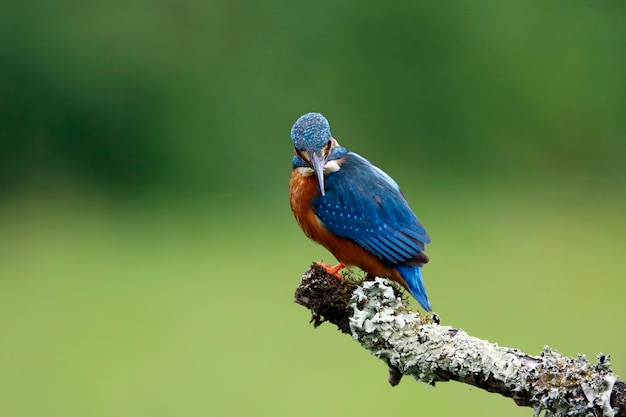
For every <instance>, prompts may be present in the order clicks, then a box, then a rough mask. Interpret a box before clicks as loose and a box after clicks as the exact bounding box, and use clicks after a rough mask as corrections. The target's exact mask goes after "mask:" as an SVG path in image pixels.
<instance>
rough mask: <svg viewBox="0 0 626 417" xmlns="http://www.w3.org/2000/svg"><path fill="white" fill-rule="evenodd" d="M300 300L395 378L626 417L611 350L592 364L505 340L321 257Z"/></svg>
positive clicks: (536, 405) (574, 412)
mask: <svg viewBox="0 0 626 417" xmlns="http://www.w3.org/2000/svg"><path fill="white" fill-rule="evenodd" d="M294 301H295V302H296V303H298V304H300V305H302V306H304V307H307V308H308V309H310V310H311V312H312V313H313V317H312V321H313V322H314V324H315V326H316V327H317V326H318V325H320V324H321V323H322V322H324V321H329V322H331V323H333V324H335V325H336V326H337V327H338V328H339V330H341V331H342V332H344V333H348V334H351V335H352V338H353V339H355V340H357V341H358V342H359V343H360V344H361V345H362V346H363V347H364V348H365V349H367V350H369V351H370V352H371V353H372V355H374V356H376V357H378V358H380V359H382V360H383V361H385V362H386V363H387V365H388V367H389V382H390V384H391V385H396V384H398V383H399V382H400V379H401V378H402V376H403V375H410V376H412V377H414V378H415V379H416V380H417V381H421V382H426V383H428V384H432V385H435V383H436V382H443V381H459V382H463V383H466V384H470V385H473V386H475V387H478V388H482V389H484V390H486V391H489V392H494V393H499V394H501V395H504V396H505V397H509V398H512V399H513V400H514V401H515V403H516V404H517V405H519V406H528V407H532V408H533V409H534V411H535V416H537V415H539V413H541V412H542V411H545V415H546V416H547V417H549V416H605V417H612V416H613V417H614V416H624V417H626V383H624V382H621V381H618V380H617V376H616V375H615V374H613V373H612V372H611V369H610V364H609V357H608V356H606V355H603V354H600V355H598V363H597V364H592V363H590V362H589V361H587V359H586V358H585V356H584V355H579V356H578V357H577V358H568V357H565V356H562V355H560V354H559V353H557V352H556V351H554V350H552V349H551V348H549V347H548V346H546V347H544V350H543V352H542V353H541V354H540V355H539V356H531V355H527V354H525V353H523V352H520V351H519V350H517V349H512V348H507V347H501V346H498V345H497V344H495V343H490V342H487V341H485V340H481V339H478V338H476V337H472V336H469V335H468V334H467V333H465V332H464V331H463V330H460V329H455V328H452V327H449V326H443V325H441V324H440V323H439V319H438V318H437V316H436V315H431V314H421V313H417V312H414V311H411V310H409V309H408V308H407V307H406V306H405V304H406V303H405V302H404V301H403V299H402V296H401V294H400V293H399V292H398V290H397V289H396V288H395V287H394V286H392V285H390V284H389V283H388V282H387V281H386V280H384V279H382V278H376V279H375V280H372V281H362V282H356V281H353V280H349V279H343V280H338V279H337V278H336V277H334V276H332V275H329V274H328V273H326V271H325V270H324V269H323V268H321V267H319V266H318V265H316V264H313V265H312V266H311V268H310V269H309V270H308V271H306V272H305V274H304V276H303V277H302V280H301V282H300V285H299V286H298V288H297V290H296V294H295V300H294Z"/></svg>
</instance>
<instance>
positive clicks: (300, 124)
mask: <svg viewBox="0 0 626 417" xmlns="http://www.w3.org/2000/svg"><path fill="white" fill-rule="evenodd" d="M291 140H292V141H293V146H294V148H295V151H296V156H295V157H294V163H293V165H294V168H301V169H302V170H303V171H302V172H303V174H304V175H313V174H315V176H316V177H317V181H318V183H319V186H320V193H321V194H322V195H324V193H325V192H324V174H326V173H329V172H334V171H338V170H339V164H338V162H337V160H339V159H341V158H342V157H344V156H345V154H346V153H347V152H348V151H347V150H346V149H345V148H342V147H341V146H339V143H337V141H336V140H335V139H334V138H333V137H332V135H331V134H330V125H329V124H328V120H326V118H325V117H324V116H322V115H321V114H320V113H307V114H305V115H304V116H301V117H300V118H299V119H298V120H296V123H294V125H293V127H292V128H291Z"/></svg>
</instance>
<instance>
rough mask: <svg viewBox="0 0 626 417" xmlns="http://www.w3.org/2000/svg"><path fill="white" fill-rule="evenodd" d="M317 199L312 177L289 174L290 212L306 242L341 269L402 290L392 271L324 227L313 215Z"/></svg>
mask: <svg viewBox="0 0 626 417" xmlns="http://www.w3.org/2000/svg"><path fill="white" fill-rule="evenodd" d="M318 195H319V191H318V188H317V179H316V178H315V176H304V175H302V174H300V173H299V172H298V171H297V170H295V169H294V170H293V171H292V172H291V180H290V181H289V200H290V203H291V211H292V212H293V215H294V216H295V218H296V220H297V221H298V224H299V225H300V227H301V228H302V230H303V231H304V233H305V234H306V235H307V236H308V237H309V239H311V240H313V241H315V242H317V243H319V244H321V245H322V246H324V247H325V248H326V249H328V250H329V251H330V252H331V253H332V254H333V255H334V256H335V258H337V260H338V261H339V262H341V263H343V264H345V265H355V266H358V267H359V268H361V269H362V270H364V271H365V272H368V273H370V274H372V275H374V276H378V277H388V278H391V279H393V280H394V281H396V282H398V283H400V284H401V285H403V286H405V287H406V285H405V283H404V280H402V277H401V276H400V274H399V273H398V272H397V271H396V270H395V269H388V268H385V266H384V265H383V264H382V262H381V261H380V260H379V259H378V258H377V257H376V256H375V255H372V254H371V253H369V252H368V251H366V250H365V249H363V248H362V247H361V246H359V245H358V244H356V243H355V242H354V241H352V240H350V239H345V238H341V237H339V236H337V235H335V234H333V233H331V232H329V231H328V230H326V228H325V227H324V225H323V223H322V221H321V220H320V219H319V218H318V217H317V215H316V214H315V212H314V211H313V206H312V205H311V201H312V200H313V198H315V197H316V196H318Z"/></svg>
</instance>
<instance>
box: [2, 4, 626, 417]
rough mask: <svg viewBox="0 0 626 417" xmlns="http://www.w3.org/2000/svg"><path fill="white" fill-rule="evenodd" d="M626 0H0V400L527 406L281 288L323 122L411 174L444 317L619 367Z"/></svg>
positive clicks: (317, 409) (199, 406) (297, 245)
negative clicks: (393, 352) (305, 132)
mask: <svg viewBox="0 0 626 417" xmlns="http://www.w3.org/2000/svg"><path fill="white" fill-rule="evenodd" d="M625 4H626V3H624V2H623V1H605V2H589V1H579V0H574V1H568V2H562V1H553V2H545V1H538V0H537V1H530V2H515V1H509V0H507V1H500V2H496V1H484V0H478V1H473V2H461V1H447V2H416V1H398V2H388V3H384V4H383V3H380V2H368V1H345V2H331V1H326V0H323V1H317V2H291V1H284V0H276V1H265V2H253V1H234V2H233V1H211V2H199V1H182V2H173V1H145V0H124V1H119V0H110V1H107V2H70V1H60V2H45V1H40V0H34V1H31V2H15V1H14V2H7V1H5V2H3V3H2V8H1V10H2V12H1V13H0V31H1V32H0V60H1V65H0V334H1V339H0V415H2V416H48V417H54V416H59V417H61V416H62V417H70V416H77V417H78V416H80V417H87V416H89V417H96V416H102V417H105V416H106V417H111V416H149V417H157V416H173V415H176V416H206V415H216V416H241V415H256V416H273V417H275V416H293V415H298V416H322V415H323V416H326V415H329V416H332V415H360V416H378V415H381V414H382V413H389V412H391V413H398V414H405V415H406V414H414V413H420V414H424V413H425V415H459V414H461V415H466V416H473V415H476V416H483V415H499V414H507V415H513V416H515V415H519V416H529V415H531V412H532V411H531V410H530V409H520V408H517V407H515V406H514V405H513V402H512V401H511V400H508V399H504V398H501V397H499V396H496V395H493V394H487V393H484V392H482V391H480V390H477V389H470V388H469V387H467V386H464V385H460V384H455V383H448V384H440V385H438V386H437V387H436V388H435V389H425V386H424V385H422V384H416V383H414V382H413V381H410V380H408V379H407V380H406V381H403V383H402V384H401V385H400V386H398V387H396V388H393V389H392V388H390V387H389V386H388V385H387V382H386V376H387V375H386V369H385V366H384V365H383V364H382V363H381V362H380V361H378V360H375V359H374V358H370V357H368V354H367V353H366V352H365V351H364V350H362V349H361V348H360V347H359V346H358V345H357V344H355V343H354V342H353V341H351V340H350V338H348V337H346V336H343V335H341V334H339V333H338V332H337V331H336V330H335V329H333V328H331V326H329V325H324V326H322V327H321V328H320V329H317V330H313V328H312V327H311V326H310V325H309V324H308V319H309V314H308V312H307V311H306V310H305V309H303V308H301V307H298V306H296V305H295V304H293V303H292V297H293V291H294V290H295V288H296V286H297V283H298V281H299V277H300V275H301V274H302V272H304V271H305V270H306V269H307V267H308V266H309V263H310V262H312V261H315V260H326V261H332V257H331V256H330V255H329V254H328V253H327V252H326V251H325V250H324V249H323V248H321V247H319V246H316V245H315V244H313V243H311V242H309V241H308V240H307V239H306V238H305V237H304V235H303V234H302V233H301V231H300V230H299V228H298V227H297V225H296V223H295V221H294V220H293V218H292V216H291V213H290V210H289V207H288V200H287V182H288V177H289V173H290V163H291V157H292V154H293V150H292V147H291V142H290V139H289V130H290V128H291V125H292V124H293V122H294V121H295V120H296V119H297V117H299V116H300V115H301V114H303V113H305V112H309V111H320V112H323V113H324V114H325V115H326V116H327V117H328V118H329V120H330V122H331V127H332V130H333V133H334V136H335V137H337V138H338V139H339V141H340V142H341V143H342V145H344V146H346V147H348V148H349V149H352V150H354V151H356V152H359V153H361V154H362V155H364V156H366V157H367V158H369V159H370V160H371V161H372V162H374V163H376V164H377V165H379V166H380V167H382V168H383V169H385V170H386V171H387V172H388V173H389V174H390V175H392V176H393V177H394V178H395V179H396V180H397V181H398V182H399V184H400V185H401V186H402V188H403V190H404V192H405V194H406V196H407V198H408V200H409V201H410V203H411V205H412V207H413V208H414V210H415V211H416V213H417V214H418V216H419V217H420V219H421V220H422V222H423V223H424V224H425V225H426V227H427V229H428V231H429V233H430V234H431V237H432V238H433V244H432V245H430V246H429V247H428V249H427V250H428V254H429V256H430V257H431V263H430V264H429V265H428V266H427V267H426V270H425V279H426V284H427V288H428V290H429V295H430V298H431V301H432V303H433V306H434V309H435V310H436V311H437V312H438V313H439V314H440V315H441V317H442V319H443V322H444V323H446V324H450V325H453V326H456V327H461V328H464V329H465V330H467V331H468V332H469V333H470V334H473V335H475V336H479V337H482V338H486V339H489V340H492V341H497V342H498V343H499V344H501V345H509V346H515V347H518V348H520V349H522V350H524V351H526V352H527V353H531V354H536V353H538V352H540V350H541V349H542V347H543V346H544V345H545V344H549V345H550V346H552V347H553V348H554V349H557V350H558V351H560V352H562V353H564V354H567V355H576V354H577V353H586V354H587V355H588V357H589V358H590V359H594V360H595V356H596V354H597V353H598V352H600V351H602V352H605V353H609V354H612V356H613V364H614V370H615V371H616V372H617V373H618V374H621V375H626V348H625V347H624V346H625V344H626V335H625V334H624V331H623V321H624V314H625V312H626V310H625V308H624V294H625V291H626V280H625V279H624V273H623V260H624V253H625V252H626V239H625V238H624V236H625V235H626V220H625V214H626V192H625V190H626V188H625V186H626V169H625V163H626V112H625V111H624V110H625V105H626V77H625V76H624V74H626V54H625V51H626V20H625V16H626V13H625V12H626V7H625Z"/></svg>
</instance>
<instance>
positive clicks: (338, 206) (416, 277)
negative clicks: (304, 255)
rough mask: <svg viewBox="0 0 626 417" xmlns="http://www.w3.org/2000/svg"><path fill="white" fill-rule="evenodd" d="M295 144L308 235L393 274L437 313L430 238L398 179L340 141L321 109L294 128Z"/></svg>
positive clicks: (293, 184) (298, 208) (295, 183)
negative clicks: (428, 282)
mask: <svg viewBox="0 0 626 417" xmlns="http://www.w3.org/2000/svg"><path fill="white" fill-rule="evenodd" d="M291 140H292V141H293V145H294V148H295V156H294V157H293V170H292V172H291V180H290V181H289V194H290V195H289V197H290V203H291V210H292V211H293V214H294V216H295V218H296V220H297V221H298V224H299V225H300V227H301V228H302V230H303V231H304V233H305V234H306V235H307V236H308V237H309V238H310V239H312V240H314V241H315V242H317V243H320V244H321V245H323V246H324V247H325V248H326V249H328V250H329V251H330V252H331V253H332V254H333V255H334V256H335V258H337V260H338V261H339V262H340V263H339V264H338V265H336V266H335V267H330V266H329V265H326V270H327V271H328V272H330V273H331V274H337V272H338V271H339V270H340V269H341V268H343V267H344V266H345V265H355V266H358V267H359V268H361V269H362V270H363V271H365V272H367V273H368V274H370V275H373V276H380V277H387V278H390V279H392V280H394V281H396V282H398V283H399V284H401V285H402V286H404V287H405V288H406V289H408V290H409V292H410V293H411V295H413V297H415V299H416V300H417V301H418V302H419V303H420V305H421V306H422V307H423V308H424V309H425V310H427V311H431V307H430V302H429V301H428V296H427V295H426V289H425V288H424V282H423V279H422V266H423V265H424V264H425V263H427V262H428V257H427V256H426V254H425V253H424V244H426V243H430V238H429V236H428V234H427V233H426V230H424V227H423V226H422V225H421V223H420V222H419V220H418V219H417V217H416V216H415V214H414V213H413V211H411V208H410V207H409V205H408V203H407V201H406V199H405V198H404V195H403V194H402V192H401V191H400V187H398V184H396V182H395V181H394V180H393V179H392V178H391V177H390V176H389V175H387V174H386V173H384V172H383V171H382V170H381V169H379V168H377V167H376V166H374V165H372V164H371V163H370V162H369V161H368V160H366V159H365V158H363V157H361V156H359V155H357V154H356V153H354V152H349V151H348V150H347V149H346V148H344V147H342V146H340V145H339V143H338V142H337V140H336V139H335V138H333V137H332V135H331V133H330V125H329V124H328V120H326V118H325V117H324V116H322V115H321V114H319V113H307V114H305V115H304V116H302V117H300V118H299V119H298V120H297V121H296V123H295V124H294V125H293V127H292V129H291ZM338 276H339V275H338Z"/></svg>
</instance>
